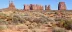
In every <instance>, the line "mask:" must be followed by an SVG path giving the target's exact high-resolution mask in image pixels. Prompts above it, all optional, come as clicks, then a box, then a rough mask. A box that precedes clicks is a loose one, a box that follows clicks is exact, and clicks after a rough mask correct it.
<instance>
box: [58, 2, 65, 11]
mask: <svg viewBox="0 0 72 32" xmlns="http://www.w3.org/2000/svg"><path fill="white" fill-rule="evenodd" d="M58 10H66V4H65V2H59V4H58Z"/></svg>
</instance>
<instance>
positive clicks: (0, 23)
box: [0, 19, 8, 25]
mask: <svg viewBox="0 0 72 32" xmlns="http://www.w3.org/2000/svg"><path fill="white" fill-rule="evenodd" d="M6 24H8V22H7V21H4V19H0V25H6Z"/></svg>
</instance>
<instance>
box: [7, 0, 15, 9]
mask: <svg viewBox="0 0 72 32" xmlns="http://www.w3.org/2000/svg"><path fill="white" fill-rule="evenodd" d="M8 9H10V10H14V9H16V8H15V5H14V4H13V2H12V1H11V2H10V3H9V7H8Z"/></svg>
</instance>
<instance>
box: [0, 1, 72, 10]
mask: <svg viewBox="0 0 72 32" xmlns="http://www.w3.org/2000/svg"><path fill="white" fill-rule="evenodd" d="M12 1H13V2H14V5H15V7H16V8H17V9H23V7H24V6H23V5H24V4H28V5H29V4H41V5H43V6H45V5H50V6H51V9H52V10H58V3H59V2H65V4H66V7H67V10H72V0H12ZM8 6H9V0H0V9H2V8H7V7H8Z"/></svg>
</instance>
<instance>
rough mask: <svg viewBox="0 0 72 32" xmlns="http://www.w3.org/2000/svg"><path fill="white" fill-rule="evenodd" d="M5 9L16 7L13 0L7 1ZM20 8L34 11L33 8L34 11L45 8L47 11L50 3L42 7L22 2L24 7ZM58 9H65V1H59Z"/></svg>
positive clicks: (49, 8)
mask: <svg viewBox="0 0 72 32" xmlns="http://www.w3.org/2000/svg"><path fill="white" fill-rule="evenodd" d="M44 8H45V9H44ZM5 10H17V9H16V7H15V5H14V3H13V1H9V7H8V8H5ZM21 10H23V11H30V10H32V11H34V10H36V11H38V10H40V11H42V10H46V11H47V10H48V11H49V10H51V7H50V5H45V7H43V6H42V5H40V4H29V5H27V4H24V8H23V9H21ZM58 10H61V11H62V10H66V4H65V2H59V4H58Z"/></svg>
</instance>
